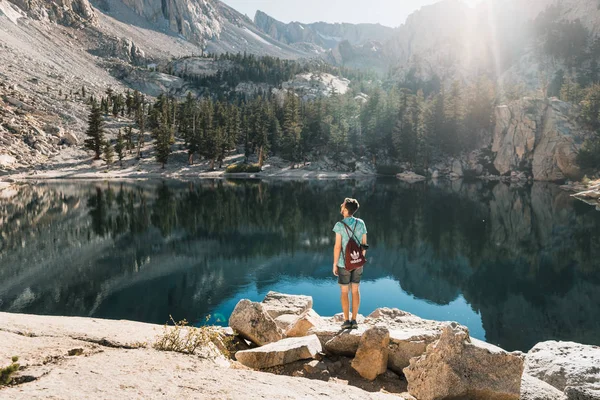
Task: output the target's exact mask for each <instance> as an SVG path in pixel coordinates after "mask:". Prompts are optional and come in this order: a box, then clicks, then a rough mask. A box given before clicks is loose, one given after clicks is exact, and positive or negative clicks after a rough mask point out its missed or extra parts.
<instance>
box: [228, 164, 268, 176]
mask: <svg viewBox="0 0 600 400" xmlns="http://www.w3.org/2000/svg"><path fill="white" fill-rule="evenodd" d="M256 172H260V167H259V166H258V164H232V165H230V166H228V167H227V169H226V170H225V173H226V174H239V173H256Z"/></svg>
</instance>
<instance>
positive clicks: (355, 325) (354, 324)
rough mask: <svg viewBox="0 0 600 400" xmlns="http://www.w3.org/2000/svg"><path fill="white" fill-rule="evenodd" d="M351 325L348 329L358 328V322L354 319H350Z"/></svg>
mask: <svg viewBox="0 0 600 400" xmlns="http://www.w3.org/2000/svg"><path fill="white" fill-rule="evenodd" d="M350 324H351V327H350V329H358V322H356V320H355V319H353V320H352V322H350Z"/></svg>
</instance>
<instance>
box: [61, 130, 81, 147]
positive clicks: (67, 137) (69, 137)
mask: <svg viewBox="0 0 600 400" xmlns="http://www.w3.org/2000/svg"><path fill="white" fill-rule="evenodd" d="M62 139H63V140H64V142H65V143H66V144H68V145H69V146H77V145H78V144H79V139H77V136H75V135H74V134H73V133H72V132H65V133H64V135H63V138H62Z"/></svg>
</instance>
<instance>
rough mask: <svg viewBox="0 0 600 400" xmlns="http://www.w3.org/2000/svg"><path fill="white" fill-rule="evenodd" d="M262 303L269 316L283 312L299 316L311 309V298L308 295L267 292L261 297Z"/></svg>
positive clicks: (275, 315) (277, 315) (274, 316)
mask: <svg viewBox="0 0 600 400" xmlns="http://www.w3.org/2000/svg"><path fill="white" fill-rule="evenodd" d="M262 305H263V308H264V310H265V311H266V312H267V314H269V316H270V317H271V318H277V317H279V316H280V315H283V314H291V315H296V316H300V315H302V314H304V313H306V312H308V310H310V309H312V306H313V299H312V297H310V296H296V295H291V294H283V293H277V292H269V293H267V295H266V296H265V298H264V299H263V301H262Z"/></svg>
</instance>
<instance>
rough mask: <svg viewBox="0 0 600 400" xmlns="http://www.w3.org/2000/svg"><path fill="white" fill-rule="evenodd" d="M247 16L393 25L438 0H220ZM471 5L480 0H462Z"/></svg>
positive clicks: (399, 23) (304, 21) (282, 19)
mask: <svg viewBox="0 0 600 400" xmlns="http://www.w3.org/2000/svg"><path fill="white" fill-rule="evenodd" d="M223 1H224V2H225V3H226V4H228V5H230V6H231V7H233V8H235V9H236V10H238V11H239V12H241V13H243V14H247V15H248V16H249V17H250V18H254V14H255V13H256V10H261V11H264V12H266V13H267V14H269V15H271V16H272V17H274V18H276V19H278V20H280V21H283V22H290V21H298V22H303V23H310V22H318V21H325V22H350V23H354V24H358V23H367V22H368V23H380V24H382V25H386V26H391V27H397V26H399V25H401V24H402V23H404V21H405V20H406V17H408V16H409V15H410V14H411V13H412V12H414V11H415V10H418V9H419V8H421V7H422V6H424V5H427V4H433V3H437V2H438V1H439V0H223ZM463 1H464V2H465V3H467V4H469V5H473V4H475V3H477V2H478V1H480V0H463Z"/></svg>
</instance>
